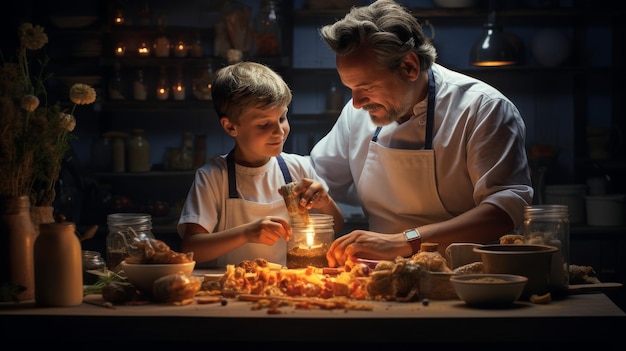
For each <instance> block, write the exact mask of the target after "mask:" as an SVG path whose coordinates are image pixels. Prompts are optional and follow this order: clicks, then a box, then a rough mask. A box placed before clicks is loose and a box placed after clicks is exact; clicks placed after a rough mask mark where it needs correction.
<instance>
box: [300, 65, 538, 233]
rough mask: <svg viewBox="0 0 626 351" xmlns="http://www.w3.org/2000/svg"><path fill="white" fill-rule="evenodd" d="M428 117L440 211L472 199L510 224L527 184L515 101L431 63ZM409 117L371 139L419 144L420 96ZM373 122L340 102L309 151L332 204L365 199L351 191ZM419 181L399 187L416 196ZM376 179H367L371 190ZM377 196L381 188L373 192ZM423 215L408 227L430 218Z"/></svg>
mask: <svg viewBox="0 0 626 351" xmlns="http://www.w3.org/2000/svg"><path fill="white" fill-rule="evenodd" d="M432 70H433V73H434V76H435V81H436V94H435V116H434V126H433V150H434V157H435V173H436V181H437V189H436V191H437V193H438V194H439V198H440V200H441V203H442V204H443V206H444V207H445V209H446V210H447V212H448V213H450V214H452V215H458V214H461V213H463V212H466V211H468V210H470V209H472V208H474V207H476V206H477V205H478V204H480V203H491V204H493V205H495V206H498V207H499V208H501V209H503V210H504V211H506V212H507V213H508V214H509V215H510V216H511V219H512V220H513V223H514V225H515V227H516V228H517V227H518V226H520V225H521V224H522V221H523V212H524V206H526V205H529V204H530V203H531V201H532V196H533V188H532V187H531V181H530V170H529V168H528V160H527V158H526V150H525V136H526V127H525V124H524V121H523V119H522V117H521V115H520V113H519V111H518V110H517V108H516V107H515V105H514V104H513V103H512V102H511V101H510V100H509V99H508V98H506V97H505V96H504V95H503V94H502V93H500V92H499V91H498V90H496V89H495V88H493V87H491V86H489V85H488V84H486V83H484V82H481V81H479V80H476V79H474V78H471V77H469V76H466V75H463V74H460V73H457V72H454V71H451V70H449V69H447V68H445V67H443V66H440V65H438V64H434V65H433V67H432ZM413 112H414V113H415V116H413V117H412V118H411V119H410V120H409V121H407V122H405V123H403V124H400V125H399V124H397V123H392V124H390V125H386V126H384V127H383V128H382V131H381V132H380V134H379V137H378V143H379V144H380V145H383V146H385V147H389V148H396V149H422V148H423V147H424V136H425V127H426V123H425V122H426V101H425V100H424V101H422V102H420V103H418V104H417V105H416V106H415V107H414V110H413ZM375 129H376V126H375V125H374V124H373V123H372V122H371V119H370V116H369V113H368V112H367V111H364V110H361V109H355V108H354V107H353V105H352V101H349V102H348V103H347V104H346V106H345V107H344V108H343V110H342V112H341V115H340V116H339V118H338V119H337V122H336V123H335V125H334V126H333V128H332V129H331V131H330V132H329V133H328V134H327V135H326V136H325V137H324V138H322V140H320V141H319V142H318V143H317V144H316V145H315V147H314V148H313V150H312V151H311V156H310V157H311V160H312V162H313V166H314V168H315V170H316V171H317V173H318V174H319V176H320V177H322V178H324V179H325V180H326V182H327V183H328V186H329V194H330V195H331V196H332V197H333V198H334V199H335V200H336V201H339V202H345V203H348V204H352V205H360V206H362V207H363V210H364V212H365V213H367V212H368V205H370V204H368V203H367V202H365V203H362V202H361V200H360V199H361V196H360V195H359V194H357V193H356V191H355V184H358V183H359V180H360V177H361V173H362V170H363V167H364V164H365V161H366V159H367V153H368V150H369V144H370V140H371V138H372V136H373V134H374V131H375ZM419 187H420V184H415V188H414V189H406V192H407V194H409V195H412V196H414V197H416V198H417V197H419V194H420V189H419ZM376 188H377V185H376V184H371V191H373V192H376ZM379 196H385V193H384V192H383V193H381V194H379ZM435 221H436V220H434V219H433V220H432V221H428V220H425V221H424V222H423V223H415V225H416V226H419V225H424V224H429V223H433V222H435Z"/></svg>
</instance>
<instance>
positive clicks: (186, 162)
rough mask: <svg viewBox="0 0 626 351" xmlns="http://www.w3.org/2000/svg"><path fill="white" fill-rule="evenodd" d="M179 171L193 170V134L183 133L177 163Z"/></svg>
mask: <svg viewBox="0 0 626 351" xmlns="http://www.w3.org/2000/svg"><path fill="white" fill-rule="evenodd" d="M177 165H178V169H180V170H189V169H192V168H193V134H191V133H190V132H185V133H183V141H182V144H181V147H180V158H179V160H178V162H177Z"/></svg>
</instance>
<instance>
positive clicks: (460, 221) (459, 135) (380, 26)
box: [311, 0, 533, 266]
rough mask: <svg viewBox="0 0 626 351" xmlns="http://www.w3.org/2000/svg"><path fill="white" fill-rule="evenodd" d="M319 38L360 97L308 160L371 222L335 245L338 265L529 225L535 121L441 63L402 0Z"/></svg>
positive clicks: (494, 236) (356, 14) (354, 16)
mask: <svg viewBox="0 0 626 351" xmlns="http://www.w3.org/2000/svg"><path fill="white" fill-rule="evenodd" d="M320 33H321V36H322V38H323V39H324V40H325V41H326V43H327V44H328V45H329V47H330V48H331V49H332V50H333V51H334V52H335V53H336V64H337V71H338V73H339V76H340V78H341V81H342V83H343V84H344V85H345V86H347V87H348V88H350V89H351V90H352V100H351V101H350V102H349V103H348V104H347V105H346V106H345V107H344V109H343V111H342V113H341V115H340V116H339V118H338V119H337V122H336V124H335V125H334V127H333V128H332V130H331V131H330V132H329V133H328V135H326V136H325V137H324V138H323V139H322V140H321V141H320V142H319V143H318V144H316V145H315V147H314V148H313V150H312V151H311V160H312V162H313V166H314V168H315V170H316V172H317V173H318V174H319V175H320V176H321V177H322V178H323V179H325V180H326V182H327V184H328V186H329V194H330V195H331V196H332V197H333V198H334V199H335V200H336V201H340V202H344V203H349V204H357V205H361V206H362V208H363V210H364V213H365V215H366V216H367V218H368V222H369V231H366V230H355V231H353V232H351V233H348V234H346V235H344V236H342V237H340V238H338V239H337V240H335V242H334V243H333V244H332V246H331V248H330V250H329V252H328V261H329V264H330V265H331V266H335V265H343V264H345V263H346V261H350V260H353V259H354V258H357V257H364V258H369V259H394V258H395V257H397V256H405V257H406V256H410V255H412V254H415V253H416V252H417V251H418V250H419V247H420V243H422V242H436V243H439V248H440V250H443V249H445V247H447V246H448V245H449V244H451V243H453V242H477V243H487V242H493V241H497V240H498V238H499V237H500V236H502V235H503V234H505V233H507V232H509V231H511V230H513V229H515V228H518V227H519V226H520V225H521V223H522V220H523V219H522V217H523V212H524V206H526V205H530V204H531V202H532V196H533V189H532V187H531V182H530V171H529V168H528V162H527V159H526V151H525V144H524V139H525V133H526V127H525V125H524V121H523V120H522V117H521V116H520V113H519V111H518V110H517V108H516V107H515V106H514V104H513V103H512V102H511V101H510V100H509V99H508V98H506V97H505V96H504V95H503V94H502V93H500V92H499V91H497V90H496V89H494V88H493V87H491V86H489V85H487V84H486V83H484V82H481V81H479V80H476V79H474V78H471V77H468V76H465V75H462V74H459V73H457V72H453V71H451V70H449V69H447V68H445V67H443V66H440V65H438V64H436V63H435V62H434V61H435V59H436V51H435V48H434V47H433V45H432V44H431V43H430V42H429V41H428V40H427V39H426V38H425V36H424V33H423V32H422V29H421V27H420V25H419V23H418V22H417V20H416V19H415V17H413V16H412V15H411V13H410V12H408V11H407V10H406V9H405V8H403V7H402V6H400V5H399V4H397V3H395V2H393V1H390V0H379V1H376V2H374V3H372V4H371V5H369V6H364V7H359V8H353V9H352V10H351V11H350V13H348V14H347V15H346V16H345V17H344V18H343V19H341V20H339V21H337V22H336V23H334V24H332V25H327V26H324V27H323V28H321V30H320Z"/></svg>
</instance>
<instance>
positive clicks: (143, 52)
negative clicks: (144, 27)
mask: <svg viewBox="0 0 626 351" xmlns="http://www.w3.org/2000/svg"><path fill="white" fill-rule="evenodd" d="M137 52H138V53H139V56H148V55H150V48H149V47H148V46H147V45H146V43H141V46H140V47H139V49H137Z"/></svg>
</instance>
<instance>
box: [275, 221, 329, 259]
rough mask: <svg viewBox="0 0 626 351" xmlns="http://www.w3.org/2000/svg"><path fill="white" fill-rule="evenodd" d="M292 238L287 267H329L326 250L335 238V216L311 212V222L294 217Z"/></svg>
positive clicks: (288, 250)
mask: <svg viewBox="0 0 626 351" xmlns="http://www.w3.org/2000/svg"><path fill="white" fill-rule="evenodd" d="M291 222H292V223H291V227H292V230H293V237H292V240H290V241H289V242H287V268H307V267H309V266H313V267H318V268H323V267H328V261H327V260H326V252H327V251H328V248H329V247H330V245H331V244H332V242H333V240H334V238H335V231H334V229H333V225H334V218H333V216H331V215H327V214H310V215H309V223H304V222H302V221H301V220H299V218H292V220H291Z"/></svg>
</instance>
